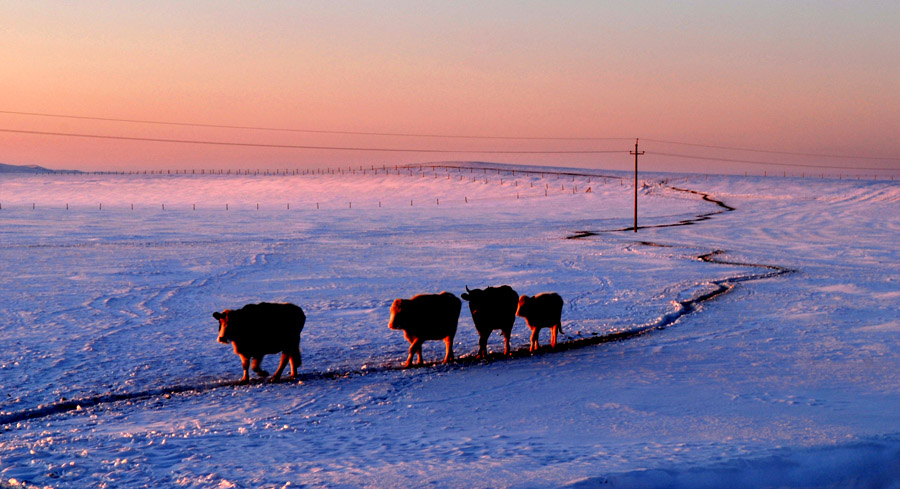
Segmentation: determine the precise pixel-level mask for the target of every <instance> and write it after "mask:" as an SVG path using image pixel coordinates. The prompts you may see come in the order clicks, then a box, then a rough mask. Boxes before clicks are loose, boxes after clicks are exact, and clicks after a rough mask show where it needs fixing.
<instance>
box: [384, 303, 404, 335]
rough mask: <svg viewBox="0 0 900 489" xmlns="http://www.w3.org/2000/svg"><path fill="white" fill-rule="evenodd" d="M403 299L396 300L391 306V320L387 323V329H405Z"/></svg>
mask: <svg viewBox="0 0 900 489" xmlns="http://www.w3.org/2000/svg"><path fill="white" fill-rule="evenodd" d="M404 302H407V301H404V300H403V299H397V300H395V301H394V303H393V304H391V320H390V321H389V322H388V328H391V329H406V322H405V318H404V314H403V304H404Z"/></svg>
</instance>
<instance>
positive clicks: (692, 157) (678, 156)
mask: <svg viewBox="0 0 900 489" xmlns="http://www.w3.org/2000/svg"><path fill="white" fill-rule="evenodd" d="M647 154H651V155H659V156H671V157H673V158H688V159H693V160H707V161H725V162H729V163H746V164H748V165H771V166H789V167H799V168H830V169H836V170H880V171H898V170H900V168H868V167H855V166H835V165H802V164H799V163H774V162H771V161H756V160H739V159H734V158H715V157H710V156H697V155H684V154H678V153H661V152H657V151H648V152H647Z"/></svg>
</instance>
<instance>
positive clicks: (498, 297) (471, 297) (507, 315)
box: [460, 285, 519, 358]
mask: <svg viewBox="0 0 900 489" xmlns="http://www.w3.org/2000/svg"><path fill="white" fill-rule="evenodd" d="M460 297H462V298H463V299H464V300H466V301H468V302H469V310H470V311H471V312H472V322H474V323H475V329H476V330H477V331H478V337H479V341H478V355H477V358H485V357H487V343H488V338H489V337H490V336H491V332H492V331H494V330H497V329H499V330H500V332H501V333H503V340H504V348H503V354H504V355H509V353H510V352H509V335H510V334H511V333H512V328H513V325H514V324H515V322H516V308H517V306H518V303H519V294H517V293H516V291H515V290H513V289H512V287H510V286H509V285H501V286H500V287H488V288H486V289H483V290H482V289H474V290H470V289H469V286H468V285H467V286H466V292H465V293H463V294H462V295H460Z"/></svg>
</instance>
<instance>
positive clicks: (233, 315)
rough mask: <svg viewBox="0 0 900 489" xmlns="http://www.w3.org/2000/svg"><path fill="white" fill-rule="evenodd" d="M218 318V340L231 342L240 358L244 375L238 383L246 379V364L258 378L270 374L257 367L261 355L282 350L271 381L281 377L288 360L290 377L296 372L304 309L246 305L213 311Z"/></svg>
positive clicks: (271, 305)
mask: <svg viewBox="0 0 900 489" xmlns="http://www.w3.org/2000/svg"><path fill="white" fill-rule="evenodd" d="M213 317H214V318H216V319H217V320H218V321H219V343H228V342H231V344H232V345H234V352H235V353H237V354H238V356H239V357H241V366H243V367H244V376H243V377H241V382H242V383H243V382H247V381H248V380H249V378H250V377H249V372H248V371H247V368H248V366H251V367H252V368H253V371H254V372H256V374H257V375H259V376H260V377H268V376H269V373H268V372H266V371H265V370H263V369H262V368H261V367H260V366H259V362H261V361H262V359H263V356H265V355H267V354H270V353H281V363H279V364H278V370H276V371H275V375H273V376H272V379H271V380H272V381H273V382H274V381H276V380H278V378H279V377H281V372H282V371H283V370H284V367H285V365H287V363H288V360H290V362H291V378H294V377H295V376H296V375H297V367H299V366H300V364H301V362H302V360H301V358H300V332H301V331H303V324H304V323H306V315H305V314H303V309H300V307H299V306H295V305H294V304H272V303H268V302H263V303H260V304H247V305H246V306H244V307H242V308H240V309H237V310H231V309H226V310H224V311H222V312H214V313H213Z"/></svg>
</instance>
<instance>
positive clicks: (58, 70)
mask: <svg viewBox="0 0 900 489" xmlns="http://www.w3.org/2000/svg"><path fill="white" fill-rule="evenodd" d="M620 4H621V5H620ZM0 9H2V19H3V20H2V28H0V53H2V60H3V68H2V70H0V87H2V91H0V162H2V163H7V164H16V165H25V164H29V165H31V164H35V165H41V166H45V167H49V168H54V169H63V168H77V169H81V170H132V169H140V170H150V169H188V168H189V169H200V168H298V167H327V166H332V167H333V166H342V165H343V166H346V165H350V164H352V165H360V164H366V165H368V164H403V163H410V162H422V161H436V160H481V161H498V162H515V163H526V164H528V163H531V164H554V165H562V166H580V167H591V168H608V169H627V168H629V166H630V165H633V157H630V156H629V155H628V154H627V151H628V150H631V149H633V146H634V141H633V138H635V137H640V138H642V142H641V149H642V150H646V151H647V153H648V154H647V155H646V156H645V157H643V158H644V159H643V160H642V162H643V165H645V168H646V169H648V170H673V171H719V172H726V173H742V172H744V171H758V172H760V173H761V172H762V171H763V170H766V169H767V170H769V171H776V170H777V171H779V172H780V171H782V170H787V171H789V172H790V171H796V172H797V173H799V172H800V171H801V170H803V169H804V168H806V170H805V171H810V172H813V171H815V172H818V170H813V169H812V168H811V167H807V166H796V167H783V166H782V167H779V166H766V165H762V164H760V163H758V162H773V163H780V164H797V165H812V166H814V165H823V166H824V167H834V168H831V169H829V170H828V171H830V172H838V171H845V172H847V173H849V172H852V171H853V169H864V170H865V171H868V172H870V173H872V172H874V171H877V170H873V169H884V170H883V172H882V173H884V174H895V175H896V174H898V168H900V29H898V25H900V4H898V3H897V2H896V1H894V0H890V1H883V2H882V1H867V2H849V1H829V0H826V1H816V2H805V1H798V2H784V1H754V2H667V1H637V2H601V1H584V2H581V1H577V2H576V1H572V2H532V1H515V2H514V1H499V0H498V1H490V2H484V1H459V2H444V1H436V2H428V1H416V2H405V1H396V2H334V1H322V2H319V1H302V2H296V1H266V2H240V1H221V0H217V1H208V2H202V1H196V2H182V1H156V2H100V1H87V0H86V1H79V2H50V1H40V0H29V1H20V2H15V1H14V2H4V4H3V6H2V7H0ZM36 114H52V115H67V116H79V117H88V118H105V119H126V120H141V121H160V122H177V123H181V124H205V125H220V126H249V127H266V128H285V129H302V130H312V131H338V132H365V133H402V134H440V135H474V136H507V137H545V138H586V137H587V138H590V137H593V138H623V139H594V140H552V139H531V140H511V139H497V140H491V139H465V138H437V137H401V136H375V135H359V134H330V133H321V132H296V131H293V132H289V131H264V130H251V129H233V128H222V127H201V126H191V125H171V124H150V123H137V122H123V121H108V120H107V121H102V120H94V119H82V118H67V117H48V116H46V115H36ZM13 131H20V132H13ZM21 131H30V133H26V132H21ZM35 133H63V134H86V135H103V136H122V137H131V138H138V139H165V140H192V141H222V142H231V143H249V144H264V145H265V144H271V145H287V146H314V147H316V146H327V147H353V148H362V149H364V150H362V151H343V150H334V149H329V150H325V149H301V148H269V147H251V146H211V145H200V144H181V143H172V142H150V141H135V140H110V139H97V138H81V137H73V136H59V135H55V136H54V135H49V134H35ZM662 141H674V142H682V143H694V144H700V145H707V146H723V147H736V148H750V149H759V150H766V151H773V152H790V153H804V154H805V155H787V154H779V153H761V152H748V151H737V150H723V149H715V148H708V147H702V146H687V145H676V144H671V143H668V142H662ZM372 148H393V149H432V150H445V151H447V152H446V153H417V152H379V151H372V150H371V149H372ZM483 150H491V151H494V150H500V151H556V150H563V151H621V152H620V153H590V154H521V153H520V154H514V153H510V154H477V153H464V152H462V151H483ZM456 151H460V152H456ZM660 153H666V154H665V155H664V154H660ZM672 154H679V155H684V156H692V155H695V156H700V157H703V158H723V159H727V160H741V161H746V163H742V162H740V161H726V162H722V161H715V160H714V159H691V158H686V157H684V156H682V157H675V156H667V155H672ZM812 155H832V156H839V155H843V156H848V157H847V158H833V157H826V156H812ZM849 156H853V157H859V158H849ZM862 157H867V158H862ZM751 162H757V163H751ZM839 168H846V170H840V169H839Z"/></svg>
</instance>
